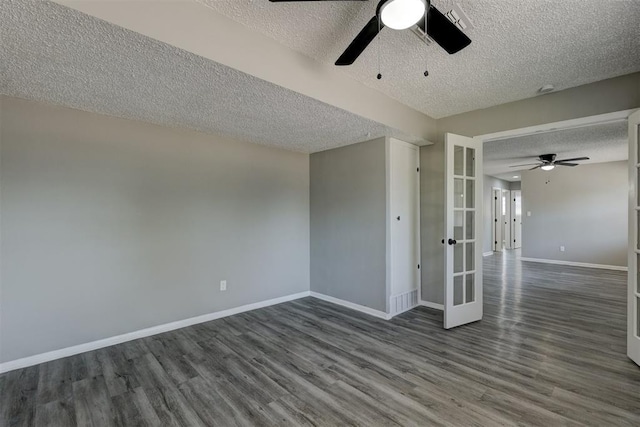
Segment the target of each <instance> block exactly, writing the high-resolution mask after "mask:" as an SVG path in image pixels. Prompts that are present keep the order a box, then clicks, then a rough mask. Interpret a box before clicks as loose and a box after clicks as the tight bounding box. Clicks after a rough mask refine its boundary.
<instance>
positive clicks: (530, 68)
mask: <svg viewBox="0 0 640 427" xmlns="http://www.w3.org/2000/svg"><path fill="white" fill-rule="evenodd" d="M198 1H200V2H201V3H204V4H206V5H207V6H209V7H211V8H212V9H214V10H216V11H217V12H219V13H221V14H223V15H226V16H228V17H229V18H231V19H234V20H236V21H237V22H240V23H241V24H244V25H245V26H247V27H250V28H252V29H254V30H256V31H258V32H261V33H263V34H265V35H267V36H269V37H271V38H273V39H275V40H277V41H279V42H280V43H282V44H284V45H286V46H288V47H290V48H292V49H295V50H298V51H301V52H304V53H306V54H307V55H309V56H311V57H313V58H315V59H317V60H319V61H321V62H324V63H331V64H333V63H334V62H335V60H336V59H337V58H338V57H339V56H340V54H341V53H342V52H343V51H344V49H345V48H346V47H347V46H348V45H349V43H350V42H351V40H352V39H353V38H354V37H355V35H356V34H357V33H358V32H359V31H360V29H361V28H362V27H363V26H364V24H365V23H366V22H367V21H368V20H369V19H370V18H371V17H372V16H374V14H375V7H376V5H377V4H378V0H370V1H368V2H340V1H335V2H301V3H271V2H269V1H267V0H198ZM453 4H458V5H460V6H461V7H462V9H463V10H464V11H465V13H466V14H467V15H468V17H469V19H470V20H471V21H472V23H473V25H474V28H468V29H467V30H465V33H466V34H467V35H468V36H469V37H470V38H471V39H472V43H471V45H470V46H469V47H467V48H466V49H464V50H462V51H461V52H459V53H457V54H455V55H448V54H447V53H446V52H445V51H444V50H443V49H442V48H440V47H439V46H438V45H437V44H432V45H431V46H426V45H424V44H423V43H422V42H420V40H418V38H417V37H416V36H415V35H414V34H413V33H411V31H408V30H407V31H393V30H390V29H384V30H383V31H382V33H381V36H380V62H381V71H382V74H383V78H382V80H377V79H376V74H377V73H378V41H374V42H373V43H372V44H371V45H370V46H369V48H368V49H367V50H365V52H364V53H363V55H361V56H360V58H359V59H358V60H357V61H356V62H355V64H354V65H352V66H350V67H343V68H340V69H341V70H342V71H344V72H345V73H347V74H348V75H350V76H351V77H353V78H355V79H357V80H359V81H361V82H362V83H364V84H366V85H367V86H370V87H373V88H376V89H378V90H380V91H381V92H383V93H385V94H386V95H388V96H390V97H392V98H394V99H396V100H398V101H400V102H402V103H404V104H406V105H408V106H410V107H413V108H415V109H416V110H419V111H421V112H423V113H425V114H428V115H429V116H431V117H434V118H441V117H446V116H450V115H454V114H459V113H463V112H466V111H471V110H476V109H479V108H487V107H491V106H494V105H499V104H503V103H506V102H511V101H516V100H519V99H525V98H530V97H533V96H535V95H536V94H537V90H538V89H539V88H540V87H541V86H542V85H544V84H547V83H548V84H553V85H555V87H556V89H558V90H562V89H567V88H570V87H575V86H580V85H583V84H587V83H592V82H595V81H599V80H604V79H607V78H611V77H616V76H620V75H624V74H629V73H632V72H636V71H640V24H639V23H640V2H639V1H638V0H535V1H534V0H482V1H480V0H455V1H452V0H433V5H434V6H436V7H437V8H438V9H439V10H441V11H442V12H446V11H448V10H450V9H451V7H452V5H453ZM425 68H428V69H429V73H430V74H429V77H427V78H425V77H424V76H423V72H424V70H425Z"/></svg>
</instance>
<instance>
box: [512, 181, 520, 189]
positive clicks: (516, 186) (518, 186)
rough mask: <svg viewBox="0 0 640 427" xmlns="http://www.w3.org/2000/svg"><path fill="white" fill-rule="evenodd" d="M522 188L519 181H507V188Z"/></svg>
mask: <svg viewBox="0 0 640 427" xmlns="http://www.w3.org/2000/svg"><path fill="white" fill-rule="evenodd" d="M520 189H522V183H521V181H515V182H510V183H509V190H520Z"/></svg>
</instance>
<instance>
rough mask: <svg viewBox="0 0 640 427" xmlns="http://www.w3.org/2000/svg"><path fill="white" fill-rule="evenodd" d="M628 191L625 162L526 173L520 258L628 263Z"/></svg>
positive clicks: (610, 263)
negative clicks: (528, 215)
mask: <svg viewBox="0 0 640 427" xmlns="http://www.w3.org/2000/svg"><path fill="white" fill-rule="evenodd" d="M628 191H629V185H628V169H627V162H626V161H623V162H610V163H596V164H590V165H582V166H578V167H575V168H562V167H557V168H555V169H554V170H552V171H550V172H544V171H540V170H535V171H526V172H523V174H522V203H523V205H522V208H523V216H522V256H523V257H527V258H542V259H551V260H562V261H574V262H585V263H591V264H605V265H616V266H626V265H627V227H628V225H627V215H628V213H627V201H628ZM527 211H530V212H531V216H530V217H527V216H526V212H527ZM561 245H563V246H565V249H566V251H565V252H560V251H559V247H560V246H561Z"/></svg>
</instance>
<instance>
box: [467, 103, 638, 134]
mask: <svg viewBox="0 0 640 427" xmlns="http://www.w3.org/2000/svg"><path fill="white" fill-rule="evenodd" d="M633 111H635V109H634V108H632V109H630V110H622V111H615V112H613V113H605V114H597V115H595V116H587V117H580V118H577V119H570V120H562V121H559V122H553V123H545V124H542V125H536V126H527V127H524V128H518V129H510V130H505V131H500V132H493V133H486V134H484V135H476V136H475V137H474V138H479V139H482V140H483V141H484V142H487V141H498V140H501V139H506V138H512V137H514V136H527V135H533V134H538V133H544V132H555V131H558V130H564V129H576V128H581V127H585V126H593V125H596V124H605V123H613V122H618V121H622V120H627V118H628V117H629V115H630V114H631V113H632V112H633Z"/></svg>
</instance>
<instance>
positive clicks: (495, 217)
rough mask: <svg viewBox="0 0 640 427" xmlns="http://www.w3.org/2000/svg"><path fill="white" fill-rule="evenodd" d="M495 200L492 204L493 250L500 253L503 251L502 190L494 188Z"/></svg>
mask: <svg viewBox="0 0 640 427" xmlns="http://www.w3.org/2000/svg"><path fill="white" fill-rule="evenodd" d="M491 191H492V194H493V200H492V204H491V228H492V233H491V238H492V239H493V240H492V242H491V248H492V249H493V251H494V252H499V251H501V250H502V227H501V226H500V224H501V219H500V216H501V214H500V212H502V208H501V206H502V196H501V194H502V190H501V189H499V188H493V189H492V190H491Z"/></svg>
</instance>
